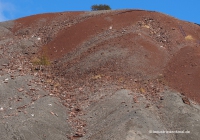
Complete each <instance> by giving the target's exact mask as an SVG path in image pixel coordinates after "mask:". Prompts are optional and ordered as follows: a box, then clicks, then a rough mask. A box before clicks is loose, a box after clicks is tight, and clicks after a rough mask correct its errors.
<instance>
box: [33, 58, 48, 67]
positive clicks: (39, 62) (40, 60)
mask: <svg viewBox="0 0 200 140" xmlns="http://www.w3.org/2000/svg"><path fill="white" fill-rule="evenodd" d="M31 62H32V63H33V64H34V65H43V66H47V65H49V64H50V61H49V59H48V58H47V56H41V57H34V58H33V59H32V61H31Z"/></svg>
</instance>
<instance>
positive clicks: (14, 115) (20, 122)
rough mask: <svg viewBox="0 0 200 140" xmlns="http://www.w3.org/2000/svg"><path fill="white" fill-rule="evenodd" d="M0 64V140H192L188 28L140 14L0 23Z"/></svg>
mask: <svg viewBox="0 0 200 140" xmlns="http://www.w3.org/2000/svg"><path fill="white" fill-rule="evenodd" d="M0 54H1V57H0V69H1V71H0V74H1V77H0V80H1V81H2V84H0V109H1V110H0V114H1V115H0V117H1V121H0V128H1V130H2V131H1V132H0V138H1V139H5V140H11V139H13V140H14V139H20V140H32V139H33V140H36V139H46V140H55V139H57V140H65V139H66V140H67V139H81V140H106V139H107V140H111V139H113V140H122V139H126V140H135V139H136V140H137V139H138V140H140V139H143V140H144V139H148V140H151V139H152V140H154V139H158V140H160V139H163V140H164V139H166V140H176V139H178V140H183V139H185V140H187V139H191V140H196V139H198V138H199V136H198V133H199V131H200V115H199V114H200V107H199V103H200V94H199V91H200V77H199V76H200V61H199V59H200V27H199V26H198V25H196V24H193V23H189V22H186V21H181V20H178V19H175V18H173V17H170V16H168V15H164V14H161V13H157V12H152V11H142V10H116V11H96V12H63V13H49V14H40V15H34V16H29V17H25V18H20V19H17V20H15V21H8V22H2V23H0ZM154 131H162V132H163V131H164V132H165V133H164V134H163V133H161V132H154ZM170 131H171V133H170ZM172 131H173V132H172Z"/></svg>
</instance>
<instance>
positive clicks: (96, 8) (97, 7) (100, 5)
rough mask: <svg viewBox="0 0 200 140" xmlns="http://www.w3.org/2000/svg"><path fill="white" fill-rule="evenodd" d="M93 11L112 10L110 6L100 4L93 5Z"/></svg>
mask: <svg viewBox="0 0 200 140" xmlns="http://www.w3.org/2000/svg"><path fill="white" fill-rule="evenodd" d="M91 10H92V11H98V10H111V8H110V6H109V5H106V4H99V5H96V4H95V5H92V6H91Z"/></svg>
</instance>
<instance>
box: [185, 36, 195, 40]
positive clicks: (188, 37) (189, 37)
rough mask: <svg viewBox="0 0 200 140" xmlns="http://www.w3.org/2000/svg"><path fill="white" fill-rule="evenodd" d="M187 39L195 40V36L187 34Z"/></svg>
mask: <svg viewBox="0 0 200 140" xmlns="http://www.w3.org/2000/svg"><path fill="white" fill-rule="evenodd" d="M185 40H194V38H193V37H192V36H191V35H187V36H186V37H185Z"/></svg>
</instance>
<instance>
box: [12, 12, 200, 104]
mask: <svg viewBox="0 0 200 140" xmlns="http://www.w3.org/2000/svg"><path fill="white" fill-rule="evenodd" d="M90 14H91V13H84V12H71V13H69V12H68V13H57V14H42V15H36V16H30V17H27V18H22V19H18V20H16V26H15V27H14V28H13V32H19V31H20V30H21V28H28V29H30V32H34V31H35V32H40V30H38V29H39V27H41V26H46V25H48V26H51V28H48V29H45V33H46V34H43V38H45V37H47V36H50V37H51V38H50V39H49V40H48V41H44V42H43V44H42V45H41V46H42V47H41V48H40V49H39V50H40V52H42V53H43V55H46V56H48V58H49V59H50V60H52V62H53V61H54V60H56V61H55V62H56V63H53V64H52V69H51V74H55V75H56V76H57V77H59V76H60V79H64V80H61V81H62V82H61V84H63V85H66V83H69V81H71V82H72V83H73V82H74V83H76V84H78V81H81V78H86V77H87V78H88V77H89V75H95V74H99V73H101V74H102V73H103V74H104V76H105V75H106V76H105V77H109V76H110V77H115V80H119V79H120V78H122V77H124V81H129V80H132V79H142V80H156V79H157V80H160V79H162V80H163V81H165V82H164V83H165V84H167V85H168V86H170V87H171V88H174V89H176V90H178V91H181V92H182V93H183V94H185V95H186V96H188V97H190V98H191V99H193V100H195V101H197V102H200V94H199V92H198V91H200V85H199V83H200V77H199V76H200V75H199V74H200V69H199V65H200V62H199V57H200V53H199V52H200V51H199V40H200V27H199V26H198V25H195V24H192V23H188V22H184V21H180V20H178V19H175V18H172V17H170V16H167V15H163V14H160V13H156V12H149V11H140V10H122V11H110V12H104V13H96V14H95V13H94V14H91V15H90ZM66 19H70V20H68V21H67V24H60V23H63V21H64V20H66ZM40 20H44V21H42V23H40V22H39V21H40ZM56 23H58V26H56ZM54 25H55V26H54ZM61 25H62V26H61ZM48 30H49V32H47V31H48ZM50 31H52V32H54V31H55V34H53V35H49V34H52V32H50ZM42 33H43V32H40V34H42ZM48 33H49V34H48ZM28 35H30V34H28ZM187 35H191V36H192V39H189V40H187V39H185V36H187ZM163 75H164V76H163ZM159 78H160V79H159ZM163 78H164V79H163ZM57 79H59V78H57ZM66 79H67V81H66ZM122 79H123V78H122ZM58 81H59V80H58ZM83 81H84V80H83ZM83 81H82V82H83ZM85 82H86V81H85ZM69 85H71V84H69ZM65 87H66V86H65ZM66 90H67V89H66Z"/></svg>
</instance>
